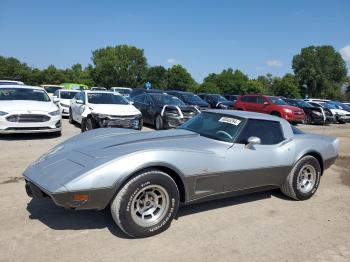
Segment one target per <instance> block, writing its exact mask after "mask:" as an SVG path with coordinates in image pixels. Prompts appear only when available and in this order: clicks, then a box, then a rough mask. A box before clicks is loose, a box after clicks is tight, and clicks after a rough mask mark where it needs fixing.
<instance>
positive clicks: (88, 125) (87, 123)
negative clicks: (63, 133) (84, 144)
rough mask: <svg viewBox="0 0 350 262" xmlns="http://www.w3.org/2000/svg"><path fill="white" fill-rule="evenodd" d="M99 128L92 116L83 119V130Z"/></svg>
mask: <svg viewBox="0 0 350 262" xmlns="http://www.w3.org/2000/svg"><path fill="white" fill-rule="evenodd" d="M95 128H97V124H96V122H95V120H94V119H93V118H92V117H88V118H86V119H83V120H82V121H81V132H85V131H89V130H92V129H95Z"/></svg>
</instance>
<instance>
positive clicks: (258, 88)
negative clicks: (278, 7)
mask: <svg viewBox="0 0 350 262" xmlns="http://www.w3.org/2000/svg"><path fill="white" fill-rule="evenodd" d="M91 59H92V64H89V65H88V66H87V67H85V68H83V67H82V65H81V64H75V65H73V66H72V67H71V68H67V69H58V68H56V67H55V66H54V65H50V66H48V67H47V68H45V69H42V70H40V69H38V68H31V67H29V66H28V65H27V64H25V63H21V62H20V61H19V60H17V59H15V58H13V57H2V56H0V79H7V78H10V79H18V80H21V81H23V82H24V83H26V84H29V85H41V84H60V83H64V82H71V83H72V82H75V83H81V84H86V85H88V86H105V87H111V86H127V87H142V86H143V85H144V83H145V82H147V81H149V82H151V83H152V86H153V88H159V89H179V90H187V91H192V92H196V93H200V92H207V93H221V94H224V93H229V94H267V95H276V96H285V97H293V98H298V97H302V96H305V95H306V94H307V95H309V96H310V97H319V98H330V99H341V91H340V88H341V86H343V87H344V86H345V88H346V87H347V86H348V85H349V84H346V83H349V82H350V78H349V77H347V76H346V74H347V68H346V64H345V61H344V60H343V59H342V58H341V56H340V54H339V53H338V52H336V51H335V50H334V48H333V47H332V46H309V47H306V48H303V49H302V50H301V52H300V54H297V55H295V56H294V57H293V61H292V62H293V70H294V74H295V75H292V74H286V75H285V76H283V77H273V76H272V75H271V74H266V75H265V76H258V77H257V79H249V77H248V76H247V75H245V74H244V73H243V72H241V71H240V70H233V69H232V68H228V69H225V70H223V71H222V72H221V73H210V74H209V75H208V76H207V77H205V78H204V80H203V83H202V84H200V85H198V84H197V83H196V81H195V80H194V79H193V78H192V76H191V74H190V73H189V72H188V71H187V70H186V69H185V68H184V67H183V66H181V65H174V66H172V67H171V68H169V69H166V68H164V67H163V66H153V67H148V66H147V59H146V57H145V56H144V51H143V50H142V49H139V48H136V47H134V46H128V45H117V46H113V47H111V46H109V47H106V48H101V49H97V50H95V51H93V52H92V58H91ZM349 89H350V87H348V92H346V93H345V94H344V95H343V99H348V97H350V90H349Z"/></svg>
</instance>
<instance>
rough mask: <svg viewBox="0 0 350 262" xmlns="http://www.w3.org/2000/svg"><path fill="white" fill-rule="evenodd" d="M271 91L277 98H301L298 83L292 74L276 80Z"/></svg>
mask: <svg viewBox="0 0 350 262" xmlns="http://www.w3.org/2000/svg"><path fill="white" fill-rule="evenodd" d="M271 89H272V92H273V94H274V95H276V96H284V97H290V98H299V97H300V96H301V95H300V88H299V85H298V82H297V80H296V79H295V77H294V75H292V74H286V75H285V76H283V77H282V78H279V77H276V78H274V80H273V83H272V87H271Z"/></svg>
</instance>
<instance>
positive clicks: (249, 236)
mask: <svg viewBox="0 0 350 262" xmlns="http://www.w3.org/2000/svg"><path fill="white" fill-rule="evenodd" d="M300 127H301V129H303V130H307V131H310V132H315V133H321V134H327V135H333V136H337V137H339V138H340V140H341V148H340V158H339V159H338V160H337V162H336V165H334V166H332V167H331V168H330V169H328V170H327V171H326V173H325V175H324V176H323V178H322V181H321V185H320V188H319V189H318V191H317V193H316V195H315V196H314V197H313V198H312V199H310V200H309V201H304V202H297V201H291V200H289V199H286V198H284V197H283V196H282V195H281V193H280V192H279V191H278V190H276V191H269V192H266V193H258V194H252V195H248V196H244V197H236V198H231V199H226V200H220V201H212V202H209V203H204V204H197V205H192V206H186V207H183V208H181V209H180V213H179V217H178V219H177V220H175V221H174V222H173V223H172V225H171V227H170V229H169V230H168V231H166V232H164V233H162V234H160V235H158V236H155V237H152V238H147V239H129V238H128V237H126V236H125V235H124V234H122V233H121V232H120V231H119V229H118V228H117V227H116V226H115V225H114V223H113V221H112V218H111V217H110V215H109V210H105V211H101V212H97V211H68V210H64V209H62V208H59V207H56V206H54V205H53V204H52V203H50V202H47V201H45V202H37V201H31V199H30V198H29V197H27V196H26V194H25V191H24V182H23V180H22V179H20V176H21V172H23V170H24V169H25V168H26V167H27V166H28V165H29V164H30V163H31V162H32V161H33V160H35V159H36V158H38V157H39V156H40V155H41V154H43V153H44V152H46V151H47V150H48V149H49V148H51V147H52V146H54V145H56V144H57V143H59V142H61V141H63V140H65V139H67V138H69V137H71V136H72V135H75V134H78V133H79V132H80V130H79V129H78V128H77V127H74V126H72V125H69V124H68V122H67V121H65V122H64V130H63V136H62V137H58V138H57V137H53V136H48V135H26V136H25V135H16V136H5V137H4V136H3V137H0V150H1V151H0V152H1V153H0V166H1V168H0V261H62V260H64V261H74V260H75V261H192V262H195V261H214V260H215V261H350V202H349V201H350V171H349V168H350V150H349V148H350V124H347V125H331V126H326V127H319V126H300Z"/></svg>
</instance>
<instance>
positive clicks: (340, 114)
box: [336, 112, 345, 116]
mask: <svg viewBox="0 0 350 262" xmlns="http://www.w3.org/2000/svg"><path fill="white" fill-rule="evenodd" d="M336 115H339V116H343V115H345V114H344V113H343V112H337V113H336Z"/></svg>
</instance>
